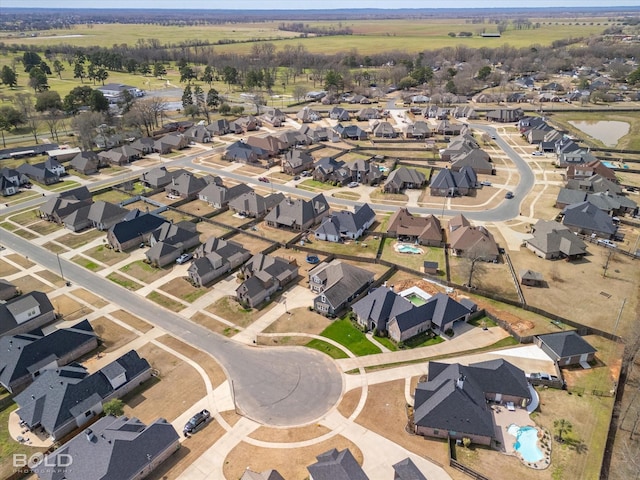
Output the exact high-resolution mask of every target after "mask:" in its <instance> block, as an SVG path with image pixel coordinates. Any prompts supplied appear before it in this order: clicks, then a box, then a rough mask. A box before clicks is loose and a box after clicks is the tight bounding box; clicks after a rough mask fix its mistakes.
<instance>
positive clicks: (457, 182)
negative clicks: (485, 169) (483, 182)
mask: <svg viewBox="0 0 640 480" xmlns="http://www.w3.org/2000/svg"><path fill="white" fill-rule="evenodd" d="M478 187H479V184H478V176H477V175H476V172H475V171H474V169H473V168H472V167H469V166H465V167H462V168H461V169H460V170H459V171H453V169H452V170H449V169H447V168H445V169H442V170H439V171H438V173H437V174H436V176H435V177H434V178H433V179H432V180H431V183H430V185H429V189H430V191H431V195H432V196H436V197H455V196H458V195H469V194H470V193H472V192H473V191H475V189H476V188H478Z"/></svg>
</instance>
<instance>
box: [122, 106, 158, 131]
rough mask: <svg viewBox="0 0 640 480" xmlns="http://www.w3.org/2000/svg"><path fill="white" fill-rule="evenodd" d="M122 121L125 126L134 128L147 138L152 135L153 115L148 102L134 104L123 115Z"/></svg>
mask: <svg viewBox="0 0 640 480" xmlns="http://www.w3.org/2000/svg"><path fill="white" fill-rule="evenodd" d="M122 121H123V123H124V124H125V125H126V126H131V127H135V128H137V129H138V130H140V131H141V132H143V131H144V132H146V135H147V137H150V136H151V135H152V133H153V127H154V125H155V115H154V112H153V109H152V108H151V104H150V103H149V102H136V103H134V104H133V105H132V106H131V108H130V109H129V110H128V111H127V112H126V113H124V114H123V116H122Z"/></svg>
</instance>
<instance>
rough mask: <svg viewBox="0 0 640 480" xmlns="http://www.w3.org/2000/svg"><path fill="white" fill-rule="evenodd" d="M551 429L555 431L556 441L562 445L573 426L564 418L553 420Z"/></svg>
mask: <svg viewBox="0 0 640 480" xmlns="http://www.w3.org/2000/svg"><path fill="white" fill-rule="evenodd" d="M553 428H555V430H556V440H557V441H558V442H560V443H564V441H565V439H566V438H565V437H566V436H567V435H569V434H570V433H571V432H572V431H573V425H572V424H571V422H570V421H569V420H567V419H565V418H560V419H558V420H554V421H553Z"/></svg>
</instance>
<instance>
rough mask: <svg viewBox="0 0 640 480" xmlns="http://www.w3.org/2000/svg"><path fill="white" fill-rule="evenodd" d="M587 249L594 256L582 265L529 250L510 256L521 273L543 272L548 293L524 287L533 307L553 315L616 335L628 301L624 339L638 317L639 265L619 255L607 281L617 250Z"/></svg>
mask: <svg viewBox="0 0 640 480" xmlns="http://www.w3.org/2000/svg"><path fill="white" fill-rule="evenodd" d="M587 250H588V251H589V253H590V254H589V255H588V256H587V257H585V258H584V259H583V260H581V261H576V262H566V261H561V260H543V259H541V258H538V257H537V256H536V255H534V254H533V253H532V252H530V251H529V250H527V249H525V248H521V249H520V251H519V252H510V253H509V255H510V257H511V261H512V263H513V266H514V268H515V270H516V272H518V271H520V270H522V269H531V270H534V271H536V272H540V273H542V275H543V277H544V279H545V280H546V282H547V284H548V288H536V287H523V293H524V295H525V298H526V300H527V303H529V304H530V305H533V306H537V307H539V308H542V309H544V310H547V311H549V312H551V313H555V314H557V315H560V316H563V317H565V318H569V319H572V320H575V321H577V322H580V323H583V324H585V325H590V326H593V327H597V328H601V329H604V330H608V331H611V332H612V331H613V330H614V328H615V323H616V319H617V316H618V314H619V312H620V309H621V307H622V304H623V301H625V299H626V302H625V304H624V308H623V309H622V316H621V317H620V324H619V327H618V330H617V332H616V333H618V334H619V335H624V334H625V333H626V332H627V331H628V329H629V326H630V325H631V322H633V321H634V320H635V319H636V318H637V317H636V315H637V311H638V310H637V309H638V283H639V282H640V268H638V261H637V260H633V259H631V258H630V257H627V256H625V255H620V254H618V255H615V256H614V257H612V258H611V259H610V262H609V268H608V271H607V276H606V278H604V277H603V276H602V273H603V268H602V267H603V265H604V263H605V261H606V255H607V254H608V253H609V252H610V251H611V250H608V249H606V248H604V247H601V246H598V245H594V244H588V245H587Z"/></svg>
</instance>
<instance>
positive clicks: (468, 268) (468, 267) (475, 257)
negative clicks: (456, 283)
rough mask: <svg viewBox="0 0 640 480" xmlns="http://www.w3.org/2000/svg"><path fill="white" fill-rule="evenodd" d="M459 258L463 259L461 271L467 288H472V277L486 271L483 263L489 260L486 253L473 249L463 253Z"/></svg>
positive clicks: (483, 250) (479, 249) (480, 249)
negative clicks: (465, 278)
mask: <svg viewBox="0 0 640 480" xmlns="http://www.w3.org/2000/svg"><path fill="white" fill-rule="evenodd" d="M461 258H462V259H463V262H462V271H463V273H464V274H466V276H467V286H468V287H469V288H472V287H473V286H474V285H473V278H474V275H476V276H477V275H478V274H482V273H485V272H486V271H487V269H486V267H485V262H487V261H488V259H489V256H488V252H487V251H486V250H485V249H483V248H473V249H470V250H467V251H466V252H464V253H463V254H462V255H461Z"/></svg>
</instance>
